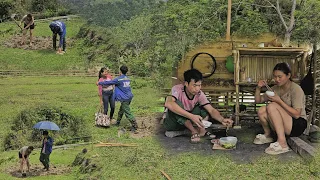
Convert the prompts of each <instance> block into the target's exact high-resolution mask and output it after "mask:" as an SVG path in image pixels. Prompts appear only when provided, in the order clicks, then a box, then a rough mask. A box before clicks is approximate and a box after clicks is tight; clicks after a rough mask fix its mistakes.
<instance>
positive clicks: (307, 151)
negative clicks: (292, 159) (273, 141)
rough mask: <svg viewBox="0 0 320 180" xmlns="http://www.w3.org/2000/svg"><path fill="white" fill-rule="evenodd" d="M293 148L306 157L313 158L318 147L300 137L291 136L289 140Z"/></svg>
mask: <svg viewBox="0 0 320 180" xmlns="http://www.w3.org/2000/svg"><path fill="white" fill-rule="evenodd" d="M287 142H288V144H289V146H290V147H291V149H292V150H293V151H294V152H296V153H298V154H299V155H300V156H302V157H303V158H305V159H310V158H311V159H312V158H314V156H315V154H316V149H315V148H314V147H312V146H311V145H309V144H308V143H306V142H305V141H303V140H302V139H301V138H299V137H290V138H288V140H287Z"/></svg>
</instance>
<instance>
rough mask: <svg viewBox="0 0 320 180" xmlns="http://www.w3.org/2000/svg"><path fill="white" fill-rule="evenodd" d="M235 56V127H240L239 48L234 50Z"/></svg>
mask: <svg viewBox="0 0 320 180" xmlns="http://www.w3.org/2000/svg"><path fill="white" fill-rule="evenodd" d="M233 57H234V68H235V70H234V84H235V86H236V105H235V127H237V128H241V127H240V122H239V121H240V114H239V111H240V110H239V93H240V87H239V80H240V77H239V75H240V52H239V51H238V50H234V51H233Z"/></svg>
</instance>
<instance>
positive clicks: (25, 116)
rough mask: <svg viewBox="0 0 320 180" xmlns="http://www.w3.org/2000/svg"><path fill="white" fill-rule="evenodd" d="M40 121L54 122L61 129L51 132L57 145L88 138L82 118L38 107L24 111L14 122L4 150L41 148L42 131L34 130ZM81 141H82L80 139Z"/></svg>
mask: <svg viewBox="0 0 320 180" xmlns="http://www.w3.org/2000/svg"><path fill="white" fill-rule="evenodd" d="M39 121H52V122H54V123H56V124H57V125H58V126H59V127H60V131H58V132H55V131H52V132H50V135H51V136H52V137H53V138H54V139H55V144H56V145H61V144H65V142H66V141H67V139H71V138H75V137H77V138H78V137H83V136H88V130H87V129H86V127H85V124H84V123H83V120H82V119H81V118H78V117H75V116H72V115H70V114H67V113H65V112H63V111H62V110H61V109H58V108H54V107H38V108H32V109H27V110H23V111H22V112H21V113H20V114H18V115H17V117H16V118H15V119H14V120H13V125H12V126H11V132H9V133H8V135H7V136H6V137H5V140H4V149H5V150H9V149H17V148H20V147H22V146H25V145H26V144H33V145H34V146H35V147H39V146H40V145H41V144H40V143H41V142H40V141H41V130H38V129H33V126H34V124H36V123H37V122H39ZM79 140H80V139H79Z"/></svg>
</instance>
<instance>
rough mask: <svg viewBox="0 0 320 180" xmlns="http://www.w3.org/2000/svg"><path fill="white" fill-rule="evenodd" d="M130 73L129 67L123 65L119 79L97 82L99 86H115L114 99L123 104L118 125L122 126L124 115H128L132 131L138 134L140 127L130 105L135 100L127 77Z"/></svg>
mask: <svg viewBox="0 0 320 180" xmlns="http://www.w3.org/2000/svg"><path fill="white" fill-rule="evenodd" d="M127 72H128V67H127V66H125V65H123V66H121V67H120V73H121V74H120V76H119V77H117V78H114V79H113V80H111V81H102V82H97V83H96V84H97V85H115V90H114V98H115V100H116V101H120V102H121V106H120V109H119V112H118V118H117V125H119V124H120V121H121V119H122V116H123V114H125V115H126V117H127V119H129V121H130V122H131V125H132V127H131V131H132V132H136V130H137V129H138V125H137V122H136V119H135V117H134V115H133V114H132V112H131V110H130V103H131V101H132V98H133V94H132V92H131V87H130V79H129V78H128V77H127V76H126V74H127Z"/></svg>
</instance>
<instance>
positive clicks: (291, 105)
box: [253, 63, 307, 155]
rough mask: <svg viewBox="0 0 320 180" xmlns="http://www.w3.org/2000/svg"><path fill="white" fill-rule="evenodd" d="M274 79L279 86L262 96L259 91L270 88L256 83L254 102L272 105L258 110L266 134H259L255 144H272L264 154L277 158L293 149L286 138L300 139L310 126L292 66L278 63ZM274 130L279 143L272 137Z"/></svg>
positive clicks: (303, 99)
mask: <svg viewBox="0 0 320 180" xmlns="http://www.w3.org/2000/svg"><path fill="white" fill-rule="evenodd" d="M273 78H274V80H275V83H276V85H274V86H273V87H272V88H271V89H270V90H268V91H267V92H266V93H265V94H263V95H261V93H260V92H261V88H262V87H263V86H267V84H266V82H265V81H264V80H260V81H259V82H258V84H257V88H256V92H255V103H257V104H259V103H264V102H267V101H270V103H269V104H268V105H267V106H262V107H261V108H260V109H259V110H258V116H259V120H260V123H261V125H262V127H263V130H264V134H258V135H257V136H256V138H255V139H254V141H253V143H254V144H266V143H271V144H270V146H269V147H268V148H267V149H266V150H265V152H266V153H268V154H273V155H275V154H281V153H285V152H288V151H289V150H290V149H289V147H288V144H287V141H286V136H290V137H292V136H300V135H301V134H302V133H303V132H304V130H305V129H306V127H307V120H306V119H307V118H306V111H305V95H304V92H303V90H302V89H301V87H300V86H299V85H298V84H296V83H294V82H292V80H291V69H290V67H289V65H288V64H287V63H278V64H277V65H276V66H275V67H274V68H273ZM267 87H268V86H267ZM272 130H273V131H274V132H275V133H276V135H277V140H276V142H274V140H273V138H272V137H271V131H272ZM272 142H274V143H272Z"/></svg>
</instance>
